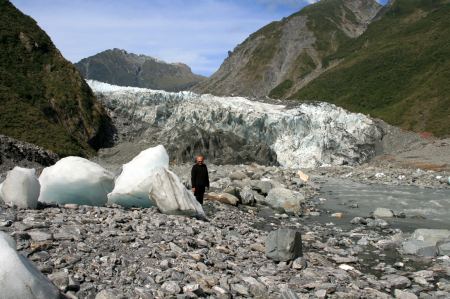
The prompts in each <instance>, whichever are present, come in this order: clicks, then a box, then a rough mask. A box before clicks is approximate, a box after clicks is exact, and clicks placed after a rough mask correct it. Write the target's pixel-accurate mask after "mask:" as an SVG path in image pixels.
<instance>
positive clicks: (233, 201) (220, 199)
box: [206, 192, 239, 206]
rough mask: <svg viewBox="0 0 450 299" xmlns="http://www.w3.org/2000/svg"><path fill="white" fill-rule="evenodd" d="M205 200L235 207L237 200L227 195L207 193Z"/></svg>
mask: <svg viewBox="0 0 450 299" xmlns="http://www.w3.org/2000/svg"><path fill="white" fill-rule="evenodd" d="M206 199H207V200H212V201H218V202H221V203H224V204H227V205H232V206H237V204H238V202H239V199H238V198H237V197H236V196H234V195H231V194H229V193H216V192H208V194H207V195H206Z"/></svg>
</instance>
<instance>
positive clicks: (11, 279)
mask: <svg viewBox="0 0 450 299" xmlns="http://www.w3.org/2000/svg"><path fill="white" fill-rule="evenodd" d="M0 265H1V266H0V290H1V295H0V297H1V298H5V299H9V298H11V299H13V298H30V299H38V298H39V299H52V298H62V295H61V294H60V292H59V290H58V288H57V287H56V286H55V285H53V284H52V283H51V282H50V280H48V279H47V277H45V276H44V275H43V274H42V273H41V272H39V270H38V269H37V268H36V267H35V266H34V265H33V264H32V263H31V262H30V261H29V260H28V259H27V258H26V257H24V256H23V255H21V254H19V253H18V252H17V251H16V244H15V242H14V240H13V239H12V238H11V237H10V236H8V235H7V234H5V233H3V232H0Z"/></svg>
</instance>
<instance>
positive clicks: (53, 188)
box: [39, 157, 114, 206]
mask: <svg viewBox="0 0 450 299" xmlns="http://www.w3.org/2000/svg"><path fill="white" fill-rule="evenodd" d="M39 182H40V183H41V194H40V196H39V201H41V202H46V203H58V204H66V203H75V204H80V205H91V206H103V205H104V204H105V203H106V202H107V199H108V198H107V194H108V193H109V192H111V190H112V189H113V187H114V176H113V175H112V174H111V173H110V172H109V171H107V170H105V169H104V168H103V167H101V166H100V165H98V164H96V163H94V162H91V161H89V160H86V159H84V158H80V157H66V158H63V159H61V160H59V161H58V162H57V163H56V164H55V165H53V166H50V167H47V168H45V169H44V170H43V171H42V174H41V176H40V177H39Z"/></svg>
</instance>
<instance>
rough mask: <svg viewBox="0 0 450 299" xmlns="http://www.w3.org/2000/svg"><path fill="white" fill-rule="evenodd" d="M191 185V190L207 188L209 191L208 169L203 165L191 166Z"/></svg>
mask: <svg viewBox="0 0 450 299" xmlns="http://www.w3.org/2000/svg"><path fill="white" fill-rule="evenodd" d="M191 185H192V188H196V187H208V189H209V177H208V168H207V167H206V165H205V164H202V165H198V164H195V165H194V166H192V170H191Z"/></svg>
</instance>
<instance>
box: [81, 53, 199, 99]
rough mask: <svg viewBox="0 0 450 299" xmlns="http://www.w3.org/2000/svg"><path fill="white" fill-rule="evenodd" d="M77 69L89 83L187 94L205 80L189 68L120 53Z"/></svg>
mask: <svg viewBox="0 0 450 299" xmlns="http://www.w3.org/2000/svg"><path fill="white" fill-rule="evenodd" d="M75 66H76V67H77V68H78V70H79V71H80V72H81V74H82V75H83V76H84V78H86V79H92V80H97V81H101V82H106V83H110V84H115V85H119V86H134V87H144V88H152V89H161V90H166V91H180V90H186V89H189V88H191V87H192V86H193V85H195V84H197V83H199V82H201V81H203V80H204V79H205V78H204V77H202V76H200V75H196V74H193V73H192V71H191V69H190V68H189V66H187V65H186V64H183V63H166V62H164V61H160V60H157V59H155V58H153V57H150V56H145V55H136V54H133V53H128V52H126V51H125V50H120V49H112V50H106V51H103V52H100V53H98V54H96V55H94V56H90V57H88V58H84V59H82V60H80V61H79V62H78V63H76V64H75Z"/></svg>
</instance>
